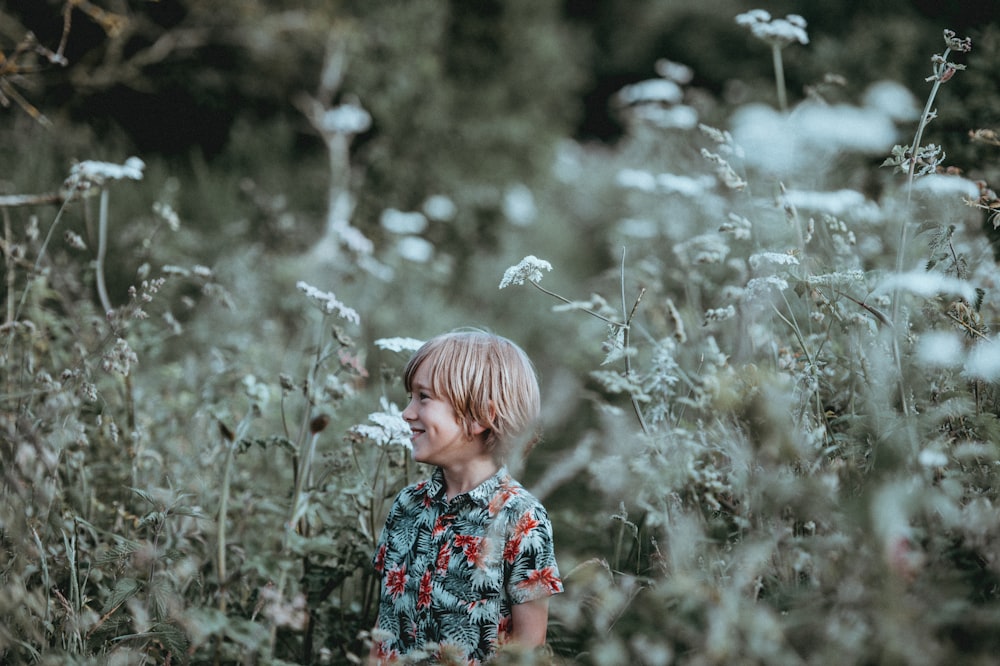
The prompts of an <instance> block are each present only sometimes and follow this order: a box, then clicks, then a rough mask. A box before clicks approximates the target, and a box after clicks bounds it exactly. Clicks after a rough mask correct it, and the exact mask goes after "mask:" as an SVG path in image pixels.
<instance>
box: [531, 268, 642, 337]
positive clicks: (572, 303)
mask: <svg viewBox="0 0 1000 666" xmlns="http://www.w3.org/2000/svg"><path fill="white" fill-rule="evenodd" d="M528 282H530V283H531V284H533V285H534V286H535V287H536V288H537V289H538V290H539V291H541V292H542V293H543V294H548V295H549V296H551V297H552V298H555V299H557V300H560V301H562V302H563V303H565V304H566V305H576V303H574V302H573V301H571V300H569V299H568V298H566V297H565V296H560V295H559V294H557V293H555V292H554V291H549V290H548V289H546V288H545V287H543V286H542V285H540V284H538V283H537V282H536V281H534V280H528ZM580 309H581V310H582V311H583V312H586V313H587V314H589V315H591V316H593V317H597V318H598V319H600V320H601V321H603V322H606V323H608V324H610V325H612V326H617V327H618V328H626V329H627V328H628V324H623V323H621V322H620V321H614V320H613V319H608V318H607V317H605V316H604V315H601V314H598V313H596V312H594V311H593V310H588V309H587V308H580Z"/></svg>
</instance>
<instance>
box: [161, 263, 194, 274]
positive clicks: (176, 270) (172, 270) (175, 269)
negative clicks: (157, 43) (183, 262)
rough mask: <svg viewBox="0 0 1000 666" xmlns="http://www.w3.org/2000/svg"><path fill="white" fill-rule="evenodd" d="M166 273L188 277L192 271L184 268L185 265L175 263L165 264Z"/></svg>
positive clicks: (163, 269)
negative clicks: (175, 264)
mask: <svg viewBox="0 0 1000 666" xmlns="http://www.w3.org/2000/svg"><path fill="white" fill-rule="evenodd" d="M160 270H162V271H163V274H164V275H172V276H176V277H188V276H189V275H191V271H189V270H188V269H186V268H184V267H183V266H174V265H173V264H165V265H164V266H163V268H162V269H160Z"/></svg>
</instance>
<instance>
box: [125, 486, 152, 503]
mask: <svg viewBox="0 0 1000 666" xmlns="http://www.w3.org/2000/svg"><path fill="white" fill-rule="evenodd" d="M129 490H131V491H132V493H133V494H135V495H136V496H137V497H139V498H140V499H142V500H144V501H146V502H148V503H149V504H150V505H151V506H159V502H157V501H156V500H155V499H153V496H152V495H150V494H149V493H148V492H146V491H145V490H140V489H139V488H133V487H132V486H129Z"/></svg>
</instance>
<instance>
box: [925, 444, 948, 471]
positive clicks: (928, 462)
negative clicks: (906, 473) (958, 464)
mask: <svg viewBox="0 0 1000 666" xmlns="http://www.w3.org/2000/svg"><path fill="white" fill-rule="evenodd" d="M919 460H920V464H921V465H923V466H924V467H929V468H936V467H945V466H946V465H947V464H948V456H946V455H945V454H944V453H943V452H941V451H940V450H938V449H935V448H927V449H924V450H923V451H921V452H920V456H919Z"/></svg>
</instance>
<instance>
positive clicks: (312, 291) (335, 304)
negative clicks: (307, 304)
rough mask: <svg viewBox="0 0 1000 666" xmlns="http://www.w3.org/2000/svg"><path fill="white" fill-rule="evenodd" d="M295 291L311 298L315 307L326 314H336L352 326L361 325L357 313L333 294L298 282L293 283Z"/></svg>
mask: <svg viewBox="0 0 1000 666" xmlns="http://www.w3.org/2000/svg"><path fill="white" fill-rule="evenodd" d="M295 287H296V289H298V290H299V291H301V292H303V293H304V294H305V295H306V296H308V297H309V298H311V299H312V300H313V302H314V303H316V305H318V306H319V308H320V310H322V311H323V312H324V313H326V314H336V315H338V316H339V317H341V318H342V319H346V320H347V321H350V322H352V323H354V324H360V323H361V317H360V316H358V313H357V311H355V310H354V309H352V308H349V307H347V306H346V305H344V304H343V303H341V302H340V301H339V300H337V297H336V296H335V295H334V294H333V292H328V291H320V290H319V289H317V288H316V287H314V286H312V285H310V284H307V283H306V282H303V281H302V280H299V281H298V282H296V283H295Z"/></svg>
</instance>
